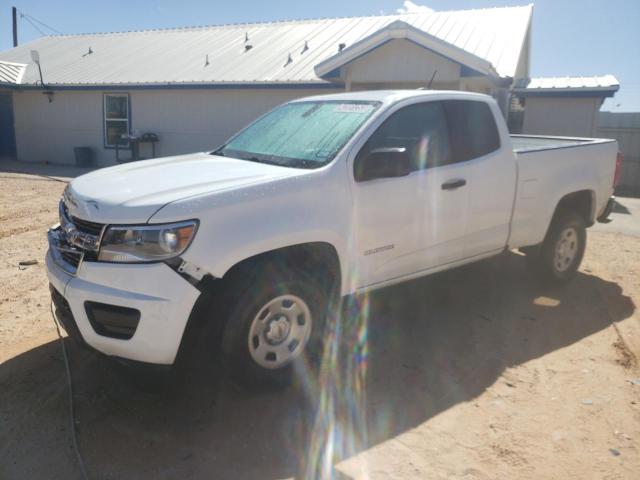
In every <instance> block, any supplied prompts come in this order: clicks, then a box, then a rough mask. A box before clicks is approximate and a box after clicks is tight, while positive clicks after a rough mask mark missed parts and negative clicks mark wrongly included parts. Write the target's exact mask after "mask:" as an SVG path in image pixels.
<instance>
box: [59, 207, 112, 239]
mask: <svg viewBox="0 0 640 480" xmlns="http://www.w3.org/2000/svg"><path fill="white" fill-rule="evenodd" d="M62 208H63V210H64V214H65V215H66V216H67V218H69V219H70V220H71V221H72V222H73V224H74V225H75V226H76V228H77V229H78V230H79V231H80V232H83V233H88V234H90V235H96V236H99V235H100V234H101V233H102V228H103V227H104V225H103V224H102V223H96V222H90V221H89V220H83V219H81V218H78V217H72V216H71V215H69V209H68V208H67V206H66V205H65V204H64V202H63V203H62Z"/></svg>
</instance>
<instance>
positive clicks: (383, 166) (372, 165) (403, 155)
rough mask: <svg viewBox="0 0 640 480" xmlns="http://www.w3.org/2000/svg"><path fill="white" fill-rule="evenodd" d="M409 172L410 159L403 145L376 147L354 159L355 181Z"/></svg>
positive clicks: (396, 175)
mask: <svg viewBox="0 0 640 480" xmlns="http://www.w3.org/2000/svg"><path fill="white" fill-rule="evenodd" d="M410 173H411V161H410V159H409V154H408V153H407V149H406V148H404V147H391V148H376V149H375V150H371V151H370V152H369V153H368V154H366V155H364V156H363V157H361V158H358V159H356V164H355V166H354V176H355V179H356V182H366V181H367V180H373V179H375V178H393V177H406V176H407V175H409V174H410Z"/></svg>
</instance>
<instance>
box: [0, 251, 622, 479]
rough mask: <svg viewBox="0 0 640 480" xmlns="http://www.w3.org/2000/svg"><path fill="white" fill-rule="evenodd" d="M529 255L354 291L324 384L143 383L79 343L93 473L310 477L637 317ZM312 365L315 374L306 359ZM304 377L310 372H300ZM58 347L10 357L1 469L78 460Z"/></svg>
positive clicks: (597, 285)
mask: <svg viewBox="0 0 640 480" xmlns="http://www.w3.org/2000/svg"><path fill="white" fill-rule="evenodd" d="M523 264H524V261H523V258H522V257H521V256H519V255H517V254H505V255H503V256H501V257H498V258H495V259H492V260H488V261H485V262H481V263H478V264H475V265H471V266H468V267H465V268H461V269H457V270H454V271H450V272H445V273H443V274H438V275H435V276H432V277H428V278H425V279H420V280H416V281H413V282H410V283H406V284H402V285H398V286H396V287H392V288H387V289H384V290H380V291H377V292H374V293H370V294H368V295H361V296H357V297H351V298H348V299H347V300H346V302H345V306H344V308H343V309H342V315H341V317H342V318H341V319H342V322H341V325H342V327H341V328H342V331H341V332H340V333H339V335H337V336H335V337H333V338H339V339H340V340H339V341H337V340H336V341H334V340H333V339H332V338H331V337H329V338H328V340H327V344H328V346H330V347H333V348H334V350H332V351H335V352H336V354H335V355H333V356H331V355H330V356H328V357H327V358H326V359H325V360H326V361H325V367H326V368H325V370H324V374H323V375H322V376H321V378H322V380H321V381H320V382H319V383H318V384H310V383H308V382H304V381H301V382H297V383H296V384H295V385H294V386H292V387H291V388H289V389H287V390H284V391H271V392H263V393H249V392H245V391H242V390H239V389H238V388H235V387H234V386H233V385H231V384H230V383H229V382H228V381H227V380H226V379H225V375H224V371H223V370H224V366H223V365H220V366H218V368H217V371H216V372H213V373H212V372H211V369H204V368H201V369H194V370H193V371H191V372H190V374H189V375H188V376H187V377H186V378H182V379H181V381H180V382H178V383H175V382H171V383H169V384H168V385H167V386H166V388H165V389H162V390H161V391H160V392H158V391H148V390H147V389H145V388H141V385H140V380H141V379H140V376H139V375H136V374H135V373H134V374H131V373H130V374H128V375H126V376H124V377H123V375H122V374H121V372H120V370H119V369H117V368H114V366H113V364H112V362H109V361H106V360H105V359H102V358H100V357H97V356H95V355H93V354H91V353H88V352H85V351H83V350H80V349H78V348H76V347H73V346H71V347H70V357H71V362H72V365H71V368H72V370H73V377H74V378H73V381H74V388H75V400H76V405H77V416H78V420H79V424H78V427H77V428H78V434H79V439H80V448H81V450H82V452H83V454H84V457H85V461H86V463H87V466H88V469H89V472H90V474H91V476H92V478H154V479H159V478H184V477H191V478H243V479H248V478H261V479H265V478H267V479H275V478H288V477H297V478H309V477H314V476H315V477H321V476H326V475H329V474H331V475H334V477H340V474H339V473H338V472H336V471H332V472H327V471H324V470H323V467H322V465H323V461H324V460H325V456H326V455H327V453H326V452H327V448H326V447H327V445H329V444H330V445H331V446H332V448H333V454H332V455H331V458H330V459H329V460H328V462H327V463H326V464H327V465H329V468H330V469H331V465H335V464H336V463H337V462H339V461H340V460H342V459H345V458H350V457H352V456H353V455H356V454H357V453H359V452H362V451H364V450H366V449H368V448H370V447H372V446H374V445H377V444H379V443H381V442H384V441H385V440H388V439H391V438H394V437H396V436H397V435H399V434H400V433H402V432H405V431H407V430H409V429H412V428H414V427H416V426H418V425H420V424H423V423H425V422H427V421H429V419H430V418H432V417H433V416H435V415H437V414H438V413H440V412H443V411H445V410H447V409H449V408H451V407H452V406H454V405H456V404H458V403H460V402H468V401H470V400H473V399H474V398H475V397H476V396H478V395H479V394H481V393H482V392H483V391H484V390H485V389H487V388H488V387H490V386H491V385H492V384H494V383H495V382H496V380H497V379H498V378H499V377H500V376H501V374H502V373H503V372H504V371H505V370H506V369H509V368H511V367H515V366H517V365H521V364H523V363H525V362H527V361H529V360H531V359H534V358H538V357H540V356H542V355H545V354H547V353H549V352H552V351H554V350H557V349H560V348H562V347H565V346H568V345H571V344H573V343H575V342H578V341H580V340H582V339H584V338H585V337H588V336H590V335H592V334H594V333H596V332H598V331H600V330H603V329H605V328H607V327H608V326H610V325H611V322H617V321H621V320H623V319H625V318H627V317H629V316H630V315H631V314H632V313H633V311H634V309H635V306H634V304H633V302H632V300H631V299H630V298H629V297H628V296H625V295H624V294H623V292H622V289H621V288H620V286H619V285H618V284H616V283H612V282H608V281H605V280H603V279H600V278H598V277H596V276H593V275H590V274H588V273H580V274H579V275H578V277H577V278H576V279H575V281H573V282H572V283H571V284H570V285H567V286H566V287H553V288H552V287H544V286H540V285H538V284H536V283H535V282H534V281H533V280H532V279H530V278H529V275H528V273H527V271H526V269H525V267H524V265H523ZM302 373H304V372H302ZM302 376H303V375H302ZM65 381H66V380H65V376H64V366H63V364H62V361H61V354H60V346H59V344H58V343H57V342H50V343H48V344H45V345H42V346H40V347H38V348H36V349H33V350H31V351H29V352H26V353H24V354H22V355H20V356H18V357H15V358H13V359H11V360H9V361H7V362H5V363H4V364H2V365H1V366H0V388H1V389H2V391H3V392H4V395H5V397H4V398H5V400H3V402H2V404H1V405H0V414H1V416H0V418H1V420H0V422H2V424H3V425H0V427H1V428H0V429H1V430H2V431H4V432H8V433H9V435H7V436H6V437H5V438H4V439H3V440H0V454H1V455H0V456H2V457H3V458H5V459H13V464H12V463H11V462H4V461H3V462H1V463H2V464H3V466H2V467H0V476H3V478H5V477H6V478H12V477H13V476H14V475H15V476H16V477H18V476H20V473H24V472H25V471H29V472H31V474H30V477H31V478H38V477H46V478H53V477H69V476H70V475H74V474H75V472H76V466H75V464H74V461H75V459H74V456H73V451H72V450H71V449H70V448H69V432H68V429H66V426H67V425H68V423H67V422H68V420H67V410H66V408H67V404H66V390H65V387H66V385H65Z"/></svg>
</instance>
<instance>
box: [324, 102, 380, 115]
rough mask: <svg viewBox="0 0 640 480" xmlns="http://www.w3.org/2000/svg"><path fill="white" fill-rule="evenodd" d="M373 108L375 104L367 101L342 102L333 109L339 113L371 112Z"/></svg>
mask: <svg viewBox="0 0 640 480" xmlns="http://www.w3.org/2000/svg"><path fill="white" fill-rule="evenodd" d="M371 110H373V105H367V104H366V103H340V104H338V105H336V108H334V109H333V111H334V112H338V113H369V112H370V111H371Z"/></svg>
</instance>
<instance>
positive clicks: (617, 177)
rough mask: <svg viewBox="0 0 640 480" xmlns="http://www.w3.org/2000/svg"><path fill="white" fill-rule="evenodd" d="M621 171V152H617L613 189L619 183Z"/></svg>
mask: <svg viewBox="0 0 640 480" xmlns="http://www.w3.org/2000/svg"><path fill="white" fill-rule="evenodd" d="M621 171H622V152H618V155H616V172H615V173H614V174H613V188H615V187H617V186H618V182H620V173H621Z"/></svg>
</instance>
